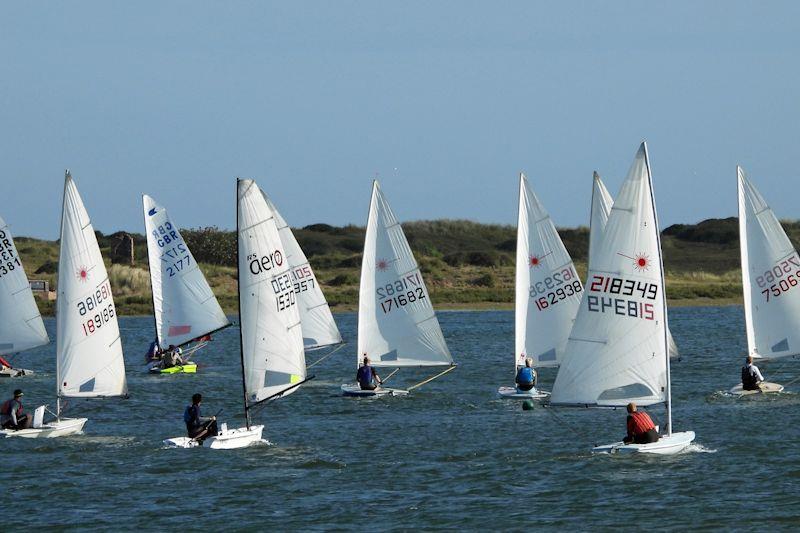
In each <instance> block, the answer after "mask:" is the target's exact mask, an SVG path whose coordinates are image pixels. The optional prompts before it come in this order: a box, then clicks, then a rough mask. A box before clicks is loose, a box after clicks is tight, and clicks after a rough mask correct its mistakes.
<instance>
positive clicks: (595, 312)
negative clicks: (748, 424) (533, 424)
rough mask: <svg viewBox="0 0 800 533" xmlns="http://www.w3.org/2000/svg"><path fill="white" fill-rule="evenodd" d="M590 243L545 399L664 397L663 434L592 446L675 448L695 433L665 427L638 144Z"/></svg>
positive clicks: (650, 209) (657, 299)
mask: <svg viewBox="0 0 800 533" xmlns="http://www.w3.org/2000/svg"><path fill="white" fill-rule="evenodd" d="M594 247H595V252H596V254H595V255H594V258H593V261H592V265H591V268H590V269H589V274H588V279H587V284H586V291H584V295H583V298H582V300H581V305H580V308H579V310H578V314H577V316H576V318H575V325H574V326H573V328H572V332H571V333H570V336H569V341H567V347H566V350H565V355H564V359H563V360H562V362H561V367H560V368H559V372H558V375H557V377H556V381H555V384H554V385H553V393H552V397H551V405H554V406H557V405H566V406H580V407H624V406H625V405H627V404H628V403H629V402H635V403H636V404H638V405H640V406H647V405H654V404H658V403H666V408H667V424H666V433H665V434H663V435H661V437H660V439H659V440H658V442H654V443H650V444H624V443H623V442H615V443H612V444H608V445H604V446H597V447H595V448H594V450H593V451H595V452H605V453H651V454H661V455H670V454H674V453H678V452H680V451H681V450H683V449H685V448H686V447H687V446H688V445H689V444H690V443H691V442H692V441H693V440H694V437H695V435H694V432H693V431H684V432H673V431H672V401H671V388H670V368H669V350H668V342H667V303H666V302H667V301H666V295H665V293H664V267H663V262H662V258H661V242H660V235H659V231H658V219H657V216H656V208H655V200H654V198H653V189H652V178H651V174H650V163H649V158H648V154H647V145H646V144H645V143H642V145H641V146H640V148H639V150H638V152H637V154H636V158H635V160H634V162H633V165H632V166H631V169H630V170H629V172H628V176H627V178H626V179H625V182H624V183H623V185H622V189H621V190H620V192H619V195H618V196H617V198H616V200H615V201H614V204H613V206H612V208H611V214H610V215H609V217H608V222H607V224H606V227H605V229H604V231H603V234H602V236H601V237H600V238H599V239H598V240H597V241H596V243H595V246H594ZM662 429H663V428H662Z"/></svg>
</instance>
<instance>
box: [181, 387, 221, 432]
mask: <svg viewBox="0 0 800 533" xmlns="http://www.w3.org/2000/svg"><path fill="white" fill-rule="evenodd" d="M202 401H203V396H202V395H201V394H200V393H199V392H198V393H195V394H193V395H192V405H189V406H187V407H186V410H185V411H184V412H183V421H184V422H186V431H187V432H188V433H189V436H190V437H191V438H193V439H197V440H199V441H201V442H202V441H203V440H204V439H206V438H207V437H213V436H214V435H216V434H217V417H216V416H212V417H204V416H202V414H201V413H200V403H201V402H202Z"/></svg>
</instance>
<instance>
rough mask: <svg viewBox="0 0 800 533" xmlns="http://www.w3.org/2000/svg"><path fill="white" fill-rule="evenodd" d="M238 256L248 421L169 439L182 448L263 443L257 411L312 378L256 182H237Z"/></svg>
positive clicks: (284, 265) (272, 221)
mask: <svg viewBox="0 0 800 533" xmlns="http://www.w3.org/2000/svg"><path fill="white" fill-rule="evenodd" d="M236 190H237V196H236V200H237V201H236V208H237V219H236V220H237V225H236V229H237V254H238V260H237V262H238V282H239V283H238V286H239V317H240V328H239V331H240V341H241V342H240V359H241V365H242V399H243V404H244V414H245V420H246V425H245V426H244V427H239V428H236V429H229V428H228V427H227V424H222V425H221V426H220V431H219V434H218V435H216V436H212V437H209V438H207V439H205V440H203V441H202V442H198V441H197V440H195V439H190V438H188V437H177V438H172V439H168V440H166V441H165V443H166V444H168V445H171V446H177V447H182V448H190V447H196V446H201V445H202V446H203V447H207V448H218V449H219V448H222V449H230V448H242V447H245V446H249V445H251V444H255V443H258V442H260V441H261V435H262V432H263V430H264V426H263V425H257V424H253V423H252V414H253V413H252V412H253V410H254V409H256V408H258V407H260V406H263V405H265V404H267V403H268V402H270V401H272V400H276V399H278V398H281V397H283V396H288V395H290V394H292V393H293V392H295V391H296V390H297V388H298V387H299V386H300V385H302V384H303V383H305V382H306V381H308V380H309V379H312V378H313V376H308V377H307V376H306V364H305V352H304V347H303V333H302V328H301V325H300V314H299V311H298V306H297V297H296V294H295V290H294V285H293V283H292V277H291V265H290V264H289V263H288V261H287V260H286V257H287V256H286V250H285V249H284V247H283V244H282V242H281V238H280V235H279V231H278V225H277V223H276V217H275V214H274V212H273V211H272V209H270V207H269V205H268V204H267V202H266V200H265V199H264V196H263V194H262V193H261V191H260V190H259V188H258V185H256V183H255V182H254V181H253V180H243V179H240V180H237V186H236Z"/></svg>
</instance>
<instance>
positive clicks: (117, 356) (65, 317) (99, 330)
mask: <svg viewBox="0 0 800 533" xmlns="http://www.w3.org/2000/svg"><path fill="white" fill-rule="evenodd" d="M58 265H59V268H58V298H57V299H56V324H57V335H56V361H57V364H56V374H57V376H58V377H57V379H58V395H59V397H106V396H124V395H126V394H127V382H126V379H125V362H124V359H123V355H122V342H121V339H120V333H119V325H118V323H117V312H116V308H115V306H114V297H113V295H112V293H111V284H110V282H109V279H108V272H106V267H105V264H104V263H103V257H102V255H101V254H100V247H99V246H98V245H97V238H96V237H95V233H94V228H93V227H92V223H91V219H90V218H89V215H88V213H87V212H86V209H85V207H84V205H83V201H82V199H81V197H80V195H79V194H78V189H77V188H76V187H75V183H74V181H73V180H72V177H71V176H70V174H69V173H67V175H66V177H65V180H64V203H63V211H62V215H61V236H60V250H59V261H58Z"/></svg>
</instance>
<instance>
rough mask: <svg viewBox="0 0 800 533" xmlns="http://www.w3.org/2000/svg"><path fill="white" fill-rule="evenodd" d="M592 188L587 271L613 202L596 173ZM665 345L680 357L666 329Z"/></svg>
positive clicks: (673, 356) (670, 334) (675, 355)
mask: <svg viewBox="0 0 800 533" xmlns="http://www.w3.org/2000/svg"><path fill="white" fill-rule="evenodd" d="M593 181H594V184H593V188H592V212H591V215H590V218H589V265H588V268H589V270H591V269H592V258H593V256H594V254H593V252H592V250H595V251H597V250H599V246H600V244H599V243H600V238H601V237H602V235H603V230H605V227H606V222H607V221H608V215H609V214H610V213H611V206H612V205H613V203H614V200H613V199H612V198H611V195H610V194H609V193H608V189H606V186H605V184H604V183H603V180H601V179H600V174H598V173H597V172H595V173H594V175H593ZM667 343H668V345H669V356H670V357H672V358H678V357H680V351H678V345H677V344H676V343H675V339H674V338H673V337H672V332H671V331H670V330H669V328H667Z"/></svg>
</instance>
